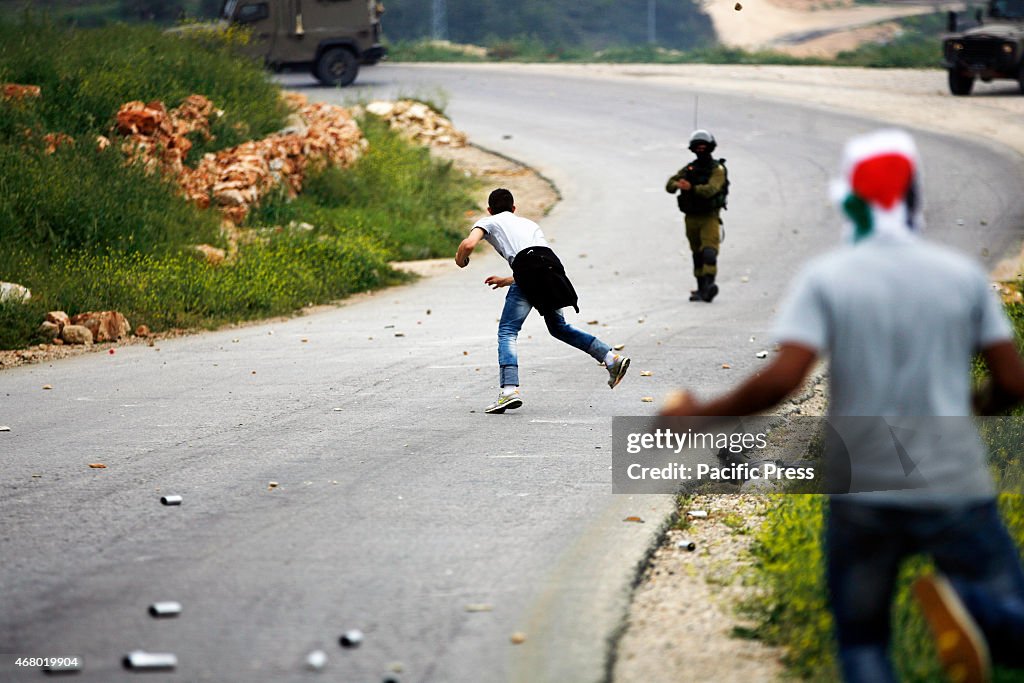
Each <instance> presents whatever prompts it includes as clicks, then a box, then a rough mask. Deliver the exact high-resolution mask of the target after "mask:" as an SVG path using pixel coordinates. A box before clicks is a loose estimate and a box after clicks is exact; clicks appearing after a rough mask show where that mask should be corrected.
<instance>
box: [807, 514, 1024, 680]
mask: <svg viewBox="0 0 1024 683" xmlns="http://www.w3.org/2000/svg"><path fill="white" fill-rule="evenodd" d="M825 551H826V556H827V562H828V568H827V578H828V592H829V599H830V603H831V609H832V614H833V616H834V617H835V625H836V637H837V639H838V642H839V657H840V664H841V666H842V670H843V680H845V681H847V683H859V682H860V681H865V682H869V683H887V682H890V681H892V682H895V681H896V680H897V678H896V674H895V670H894V669H893V665H892V662H891V661H890V658H889V635H890V627H889V620H890V604H891V601H892V597H893V593H894V590H895V584H896V578H897V574H898V572H899V566H900V563H901V562H902V560H903V559H904V558H906V557H908V556H910V555H915V554H918V553H924V554H926V555H930V556H931V557H932V559H933V560H934V561H935V565H936V567H937V569H938V570H939V571H940V572H942V574H944V575H945V576H946V578H947V579H949V581H950V583H951V584H952V585H953V588H954V589H956V592H957V594H958V595H959V596H960V599H961V600H962V601H963V603H964V605H965V606H966V607H967V609H968V611H969V612H970V613H971V615H972V616H973V617H974V620H975V621H976V622H977V623H978V626H979V627H980V628H981V630H982V632H983V633H984V634H985V637H986V639H987V640H988V644H989V648H990V650H991V653H992V659H993V660H994V661H995V662H997V663H1001V664H1004V665H1007V666H1015V667H1016V666H1024V655H1022V652H1021V644H1022V643H1024V573H1022V571H1021V564H1020V555H1019V553H1018V550H1017V546H1016V544H1015V543H1014V542H1013V539H1012V538H1010V535H1009V533H1007V531H1006V527H1005V526H1004V525H1003V522H1002V520H1001V519H1000V517H999V511H998V509H997V508H996V504H995V502H994V501H992V502H987V503H981V504H978V505H972V506H965V507H957V508H952V509H918V508H908V507H897V506H881V505H874V504H865V503H858V502H852V501H848V500H839V499H836V498H832V501H831V503H830V505H829V511H828V518H827V524H826V526H825Z"/></svg>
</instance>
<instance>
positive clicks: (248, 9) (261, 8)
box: [236, 2, 270, 24]
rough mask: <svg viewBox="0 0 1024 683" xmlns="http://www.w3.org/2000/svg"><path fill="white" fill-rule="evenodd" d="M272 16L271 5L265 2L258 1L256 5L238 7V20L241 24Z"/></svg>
mask: <svg viewBox="0 0 1024 683" xmlns="http://www.w3.org/2000/svg"><path fill="white" fill-rule="evenodd" d="M269 16H270V5H268V4H267V3H265V2H258V3H256V4H254V5H242V6H241V7H240V8H239V9H238V15H237V17H236V21H238V23H240V24H251V23H253V22H256V21H262V20H264V19H266V18H267V17H269Z"/></svg>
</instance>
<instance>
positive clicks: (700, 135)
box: [690, 128, 718, 152]
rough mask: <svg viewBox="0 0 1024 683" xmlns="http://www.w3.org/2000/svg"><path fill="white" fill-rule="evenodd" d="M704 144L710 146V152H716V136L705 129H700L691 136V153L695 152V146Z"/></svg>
mask: <svg viewBox="0 0 1024 683" xmlns="http://www.w3.org/2000/svg"><path fill="white" fill-rule="evenodd" d="M699 142H702V143H704V144H705V145H707V146H708V152H713V151H715V147H716V146H717V144H718V143H716V142H715V136H714V135H712V134H711V133H709V132H707V131H706V130H704V129H703V128H698V129H697V130H695V131H693V132H692V133H691V134H690V151H691V152H692V151H693V147H694V145H696V144H697V143H699Z"/></svg>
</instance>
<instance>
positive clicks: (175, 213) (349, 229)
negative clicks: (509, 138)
mask: <svg viewBox="0 0 1024 683" xmlns="http://www.w3.org/2000/svg"><path fill="white" fill-rule="evenodd" d="M229 38H230V37H229ZM114 44H116V45H118V46H119V47H118V49H117V50H110V45H114ZM53 45H61V46H62V49H61V50H52V49H47V48H48V47H50V46H53ZM0 82H17V83H22V84H31V85H39V86H41V89H42V95H41V97H38V98H31V97H30V98H26V99H20V100H17V99H6V100H4V99H0V244H3V245H4V248H3V249H2V250H0V280H3V281H10V282H17V283H19V284H22V285H24V286H26V287H28V288H29V289H31V291H32V299H31V300H30V302H29V303H27V304H20V303H19V304H14V303H10V302H5V303H2V304H0V348H6V349H15V348H23V347H25V346H28V345H30V344H32V343H35V342H38V341H40V340H39V339H38V338H37V337H36V330H37V328H38V326H39V324H40V323H41V322H42V320H43V316H44V314H45V312H46V311H50V310H63V311H66V312H67V313H69V314H71V315H74V314H75V313H79V312H82V311H87V310H108V309H113V310H118V311H120V312H121V313H123V314H124V315H125V316H126V317H127V318H128V319H129V320H130V321H131V323H132V324H133V325H134V326H137V325H140V324H146V325H147V326H149V327H150V329H151V330H153V331H155V332H158V331H161V330H166V329H169V328H209V327H215V326H218V325H221V324H224V323H229V322H236V321H242V320H252V319H258V318H263V317H268V316H276V315H281V314H288V313H292V312H294V311H296V310H297V309H299V308H301V307H304V306H307V305H311V304H319V303H325V302H329V301H333V300H337V299H339V298H342V297H345V296H347V295H349V294H352V293H354V292H359V291H365V290H368V289H375V288H378V287H381V286H384V285H388V284H393V283H396V282H400V281H403V280H405V279H408V277H409V276H408V275H405V274H401V273H398V272H396V271H394V270H393V269H391V268H390V267H389V265H388V263H389V261H393V260H407V259H416V258H427V257H433V256H440V255H445V256H448V255H450V254H451V253H454V249H455V246H456V245H457V244H458V241H459V240H460V239H461V238H462V236H463V234H462V233H463V229H464V227H465V223H466V218H465V214H466V212H467V211H468V210H471V209H476V206H475V201H474V200H473V197H472V194H471V193H472V191H473V190H474V188H475V186H474V184H473V181H472V179H470V178H467V177H465V176H464V175H463V174H462V173H460V172H458V171H457V170H456V169H454V168H453V166H452V165H451V163H450V162H442V161H438V160H435V159H433V158H432V157H431V156H430V154H429V152H428V150H427V149H425V148H422V147H420V146H418V145H414V144H412V143H409V142H407V141H406V140H405V139H404V138H402V137H401V136H400V135H399V134H398V133H396V132H393V131H391V130H389V129H388V127H387V126H386V125H385V124H384V123H383V122H381V121H379V120H377V119H375V118H373V117H368V118H367V119H366V120H364V121H362V122H361V123H362V125H363V126H364V128H365V132H366V135H367V138H368V139H369V141H370V144H371V147H370V150H369V152H368V153H367V154H365V155H364V157H363V158H362V159H361V160H360V161H359V162H358V163H357V164H356V165H355V166H354V167H352V168H348V169H339V168H326V169H323V170H320V171H318V172H316V173H314V174H312V175H311V176H310V177H308V178H307V183H306V187H307V191H306V192H305V193H304V194H303V195H301V196H300V197H299V198H298V199H296V200H294V201H286V199H285V198H284V197H276V198H273V197H272V198H270V199H269V200H268V201H266V202H265V204H264V206H262V207H259V208H257V209H256V210H255V211H254V212H253V213H252V214H251V216H250V219H249V222H248V224H247V227H248V228H250V229H251V230H250V231H249V234H250V236H251V237H252V239H249V240H247V241H245V242H244V243H243V244H242V245H241V246H240V247H239V250H238V253H237V255H236V256H235V257H234V258H232V259H231V260H229V261H226V262H224V263H222V264H220V265H211V264H209V263H207V262H205V261H204V260H200V259H197V258H195V256H194V255H193V253H194V252H193V251H192V250H191V246H192V245H195V244H199V243H213V244H218V243H220V244H221V246H223V243H222V238H221V237H220V233H219V223H220V216H219V214H218V213H216V211H214V210H201V209H199V208H197V207H196V206H194V205H192V204H189V203H187V202H186V201H185V200H184V199H182V198H181V197H180V196H179V194H178V190H177V188H176V186H175V185H174V184H173V183H172V182H170V181H169V180H167V179H165V178H161V177H160V176H158V175H153V174H147V173H145V172H144V171H143V170H142V169H141V168H139V167H137V166H131V165H127V164H126V163H125V159H124V156H123V155H122V153H121V151H120V150H119V149H118V145H117V144H116V139H117V138H116V137H114V136H112V135H111V127H112V124H113V119H114V115H115V113H116V112H117V110H118V108H119V107H120V106H121V104H123V103H124V102H127V101H131V100H137V99H138V100H145V101H149V100H161V101H163V102H165V103H166V104H167V106H168V107H173V106H176V105H177V104H178V102H179V101H180V100H181V99H182V98H184V97H185V96H187V95H189V94H193V93H198V94H203V95H206V96H208V97H210V99H212V100H213V102H214V104H215V105H216V106H217V107H220V108H222V109H224V111H225V113H224V115H223V116H221V117H219V118H218V119H217V121H216V123H214V125H213V126H212V128H213V133H214V138H213V139H212V140H208V141H207V140H196V141H195V142H196V144H197V146H198V147H199V152H200V153H201V152H204V151H213V150H215V149H220V148H222V147H227V146H230V145H233V144H237V143H238V142H241V141H243V140H245V139H248V138H251V137H257V136H261V135H263V134H266V133H268V132H271V131H274V130H277V129H278V128H280V127H281V125H282V124H283V122H284V120H285V116H286V114H287V110H286V108H285V106H284V105H283V104H282V100H281V98H280V91H279V89H278V88H277V86H275V85H274V84H273V83H272V82H270V81H269V79H268V78H267V76H266V74H265V73H264V72H263V71H262V70H261V69H260V68H259V67H258V65H256V64H254V63H252V62H251V61H250V60H247V59H243V58H240V57H238V56H237V55H235V54H234V52H233V47H232V45H231V41H230V39H217V38H214V37H211V36H209V35H205V36H198V37H197V36H192V37H188V36H184V37H183V36H173V35H166V34H163V33H160V32H159V31H156V30H154V29H152V28H149V27H140V26H123V25H122V26H112V27H105V28H102V29H72V28H67V27H58V26H54V25H52V24H48V23H46V22H43V21H37V20H34V19H31V18H28V19H24V20H23V22H22V23H21V24H18V25H4V24H0ZM51 133H62V134H64V135H65V136H66V137H65V138H63V141H62V142H61V144H59V145H57V147H56V149H55V150H54V149H48V144H47V137H46V136H47V135H48V134H51ZM100 134H104V135H110V136H111V138H112V139H114V140H115V144H114V145H111V146H110V147H109V148H107V149H105V150H103V151H100V150H98V149H97V146H96V139H95V138H96V136H97V135H100ZM190 158H191V155H190ZM186 163H189V160H188V159H187V160H186ZM300 224H306V225H304V226H303V227H302V228H295V227H290V226H296V225H300ZM308 226H313V227H312V228H311V229H310V228H308Z"/></svg>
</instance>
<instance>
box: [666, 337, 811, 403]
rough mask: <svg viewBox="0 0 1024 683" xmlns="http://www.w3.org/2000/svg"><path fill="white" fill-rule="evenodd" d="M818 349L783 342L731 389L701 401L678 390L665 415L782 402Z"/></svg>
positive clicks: (805, 372)
mask: <svg viewBox="0 0 1024 683" xmlns="http://www.w3.org/2000/svg"><path fill="white" fill-rule="evenodd" d="M817 355H818V354H817V352H816V351H814V350H813V349H811V348H808V347H806V346H801V345H799V344H782V345H781V346H780V347H779V353H778V355H777V356H776V357H775V360H773V361H772V362H771V364H770V365H769V366H768V367H767V368H765V369H764V370H762V371H761V372H759V373H757V374H756V375H752V376H751V377H749V378H748V379H747V380H745V381H744V382H743V383H742V384H740V385H739V386H738V387H736V388H735V389H733V390H732V391H730V392H729V393H727V394H725V395H723V396H721V397H719V398H716V399H713V400H711V401H707V402H706V403H701V402H699V401H697V400H696V399H694V398H693V397H692V396H691V395H689V394H687V393H685V392H684V393H680V394H676V395H675V396H674V397H673V398H670V399H669V400H668V401H667V402H666V403H665V405H664V406H663V407H662V409H661V414H662V415H664V416H680V417H688V416H694V417H724V416H730V415H752V414H754V413H760V412H762V411H764V410H767V409H768V408H771V407H772V406H774V405H776V404H778V403H780V402H781V401H782V400H783V399H785V398H786V397H787V396H789V395H790V394H791V393H793V392H794V391H795V390H796V389H797V388H798V387H800V386H801V385H802V384H803V383H804V380H805V379H806V378H807V375H808V373H810V371H811V368H812V367H813V365H814V360H815V358H817Z"/></svg>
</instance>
